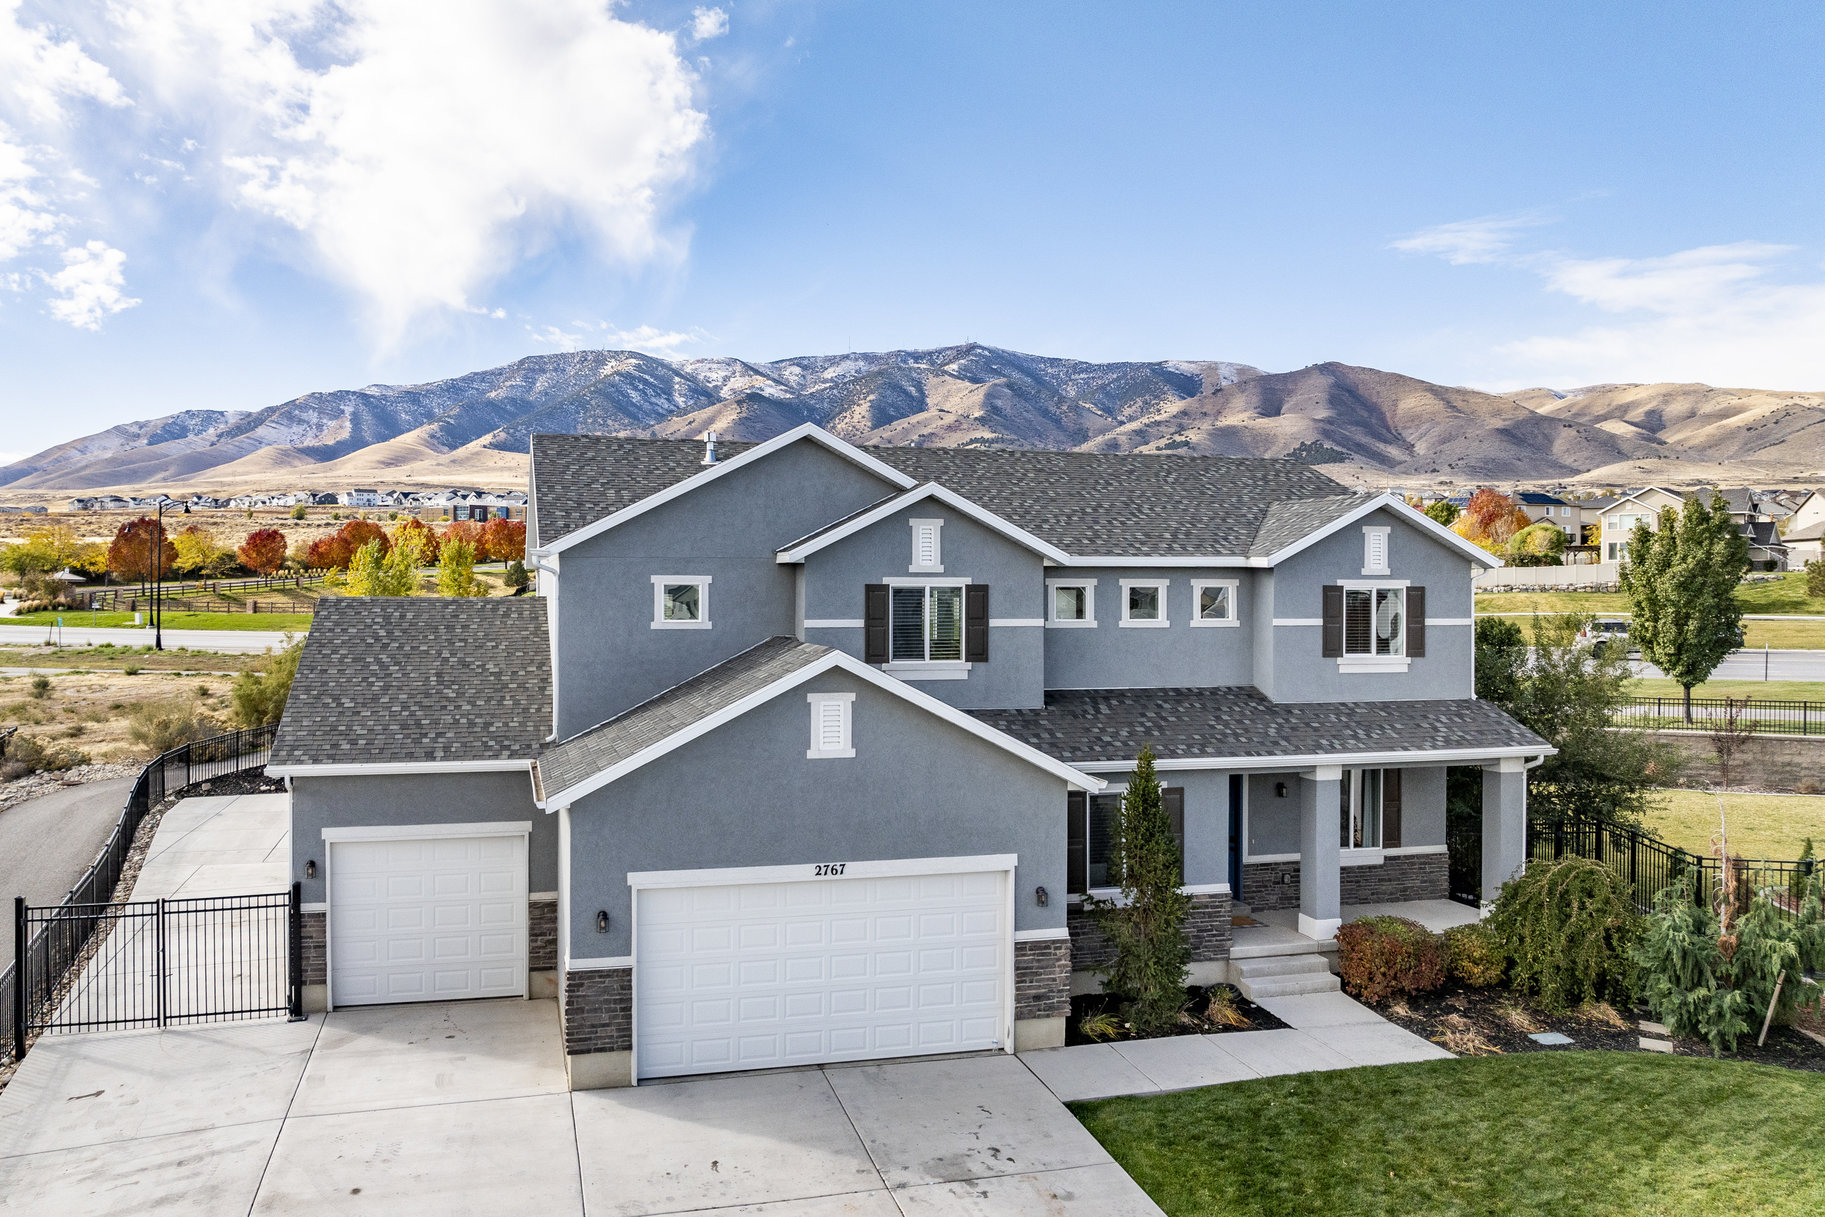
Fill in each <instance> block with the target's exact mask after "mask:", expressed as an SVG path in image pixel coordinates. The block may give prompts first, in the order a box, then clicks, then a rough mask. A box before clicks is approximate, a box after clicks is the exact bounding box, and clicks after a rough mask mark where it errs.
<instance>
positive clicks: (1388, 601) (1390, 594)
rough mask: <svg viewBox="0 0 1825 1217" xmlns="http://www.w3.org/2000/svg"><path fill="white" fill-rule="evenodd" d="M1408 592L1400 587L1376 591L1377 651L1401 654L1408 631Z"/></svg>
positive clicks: (1379, 653) (1384, 653)
mask: <svg viewBox="0 0 1825 1217" xmlns="http://www.w3.org/2000/svg"><path fill="white" fill-rule="evenodd" d="M1406 626H1407V614H1406V593H1405V592H1404V591H1403V589H1401V588H1398V587H1384V588H1378V589H1376V592H1375V653H1376V654H1377V655H1399V654H1400V653H1401V650H1402V646H1401V642H1402V637H1403V635H1404V634H1405V633H1406Z"/></svg>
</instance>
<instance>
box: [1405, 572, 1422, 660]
mask: <svg viewBox="0 0 1825 1217" xmlns="http://www.w3.org/2000/svg"><path fill="white" fill-rule="evenodd" d="M1407 655H1408V656H1409V657H1410V658H1413V659H1424V658H1425V657H1426V589H1425V588H1423V587H1410V588H1408V589H1407Z"/></svg>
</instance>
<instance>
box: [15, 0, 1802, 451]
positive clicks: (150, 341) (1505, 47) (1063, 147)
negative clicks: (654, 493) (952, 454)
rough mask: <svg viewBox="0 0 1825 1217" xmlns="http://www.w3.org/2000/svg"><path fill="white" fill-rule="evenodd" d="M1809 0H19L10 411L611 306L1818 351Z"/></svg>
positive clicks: (1556, 352)
mask: <svg viewBox="0 0 1825 1217" xmlns="http://www.w3.org/2000/svg"><path fill="white" fill-rule="evenodd" d="M1822 35H1825V10H1822V9H1820V8H1819V7H1818V6H1813V5H1758V4H1743V5H1732V6H1709V5H1705V6H1701V5H1667V4H1654V5H1648V4H1640V5H1636V4H1624V3H1609V4H1604V5H1589V4H1562V5H1561V4H1534V5H1527V6H1515V5H1497V4H1443V3H1439V4H1431V5H1420V4H1385V3H1378V4H1354V5H1346V4H1294V3H1284V2H1282V3H1262V4H1218V3H1202V4H1191V5H1168V4H1142V5H1108V4H1079V5H1057V4H1006V3H996V4H982V3H980V0H978V2H975V3H954V4H953V3H920V4H863V3H845V2H837V0H831V2H825V3H816V2H811V0H804V2H799V0H755V2H752V3H750V2H746V0H718V2H717V3H715V4H697V3H690V2H686V3H670V4H665V3H628V4H622V5H616V6H612V7H611V6H605V5H603V4H601V3H599V0H541V2H540V3H537V4H532V3H526V2H524V0H440V3H439V4H437V5H399V4H396V3H389V2H387V0H345V2H344V3H342V4H339V5H336V6H334V7H331V6H327V5H324V4H322V3H319V2H318V0H117V3H115V4H113V5H111V6H100V5H93V6H88V5H85V6H81V7H80V8H78V7H76V6H69V5H44V4H38V3H32V2H31V0H0V453H11V454H23V453H26V452H30V451H33V450H36V449H38V448H41V447H44V446H47V445H49V444H52V443H56V442H60V441H62V440H65V439H69V438H73V437H74V436H76V435H78V434H82V433H85V432H88V431H92V430H95V429H98V428H100V427H103V426H107V425H110V424H112V423H116V422H120V421H125V420H127V419H132V418H144V417H149V416H152V415H155V414H162V413H167V412H171V411H174V410H179V409H185V408H193V407H194V408H257V407H260V406H264V405H269V404H272V403H274V402H277V401H282V400H285V399H287V398H289V397H292V396H294V395H296V394H299V393H302V392H306V391H309V390H312V389H329V388H339V387H348V386H354V385H360V384H366V383H370V382H375V381H418V380H427V379H433V378H437V377H442V376H449V375H454V374H457V373H461V372H464V371H469V370H473V369H476V368H481V367H487V366H492V365H494V364H499V363H504V362H507V361H510V360H512V359H516V358H519V357H521V356H523V355H528V354H535V353H541V352H549V351H553V350H560V349H576V348H582V347H617V346H637V347H641V348H643V349H647V350H651V351H654V352H656V353H661V354H665V355H668V356H673V357H688V356H696V355H722V354H731V355H739V356H742V357H745V358H749V359H754V360H765V359H774V358H779V357H783V356H788V355H798V354H815V353H826V352H834V351H841V350H846V349H885V348H892V347H912V346H937V345H943V344H948V343H953V342H958V341H962V340H964V339H966V338H968V339H975V340H978V341H982V342H988V343H993V344H995V345H999V346H1005V347H1011V348H1014V349H1018V350H1025V351H1033V352H1038V353H1043V354H1053V355H1068V356H1074V357H1079V358H1085V359H1160V358H1187V359H1194V358H1195V359H1232V360H1238V361H1241V362H1246V363H1252V364H1255V365H1257V366H1260V367H1263V368H1267V369H1269V370H1272V371H1280V370H1286V369H1289V368H1296V367H1300V366H1304V365H1306V364H1309V363H1314V362H1319V361H1323V360H1332V359H1335V360H1342V361H1345V362H1350V363H1358V364H1367V365H1372V366H1375V367H1381V368H1387V369H1390V370H1396V371H1401V372H1406V373H1410V374H1413V375H1416V376H1421V377H1424V378H1427V379H1430V380H1437V381H1441V382H1446V383H1454V384H1472V385H1477V386H1481V387H1487V388H1501V387H1514V386H1521V385H1529V384H1549V385H1554V386H1559V387H1570V386H1574V385H1579V384H1589V383H1596V382H1601V381H1617V380H1631V381H1632V380H1648V381H1652V380H1705V381H1709V382H1711V383H1720V384H1747V385H1756V386H1761V387H1778V388H1793V389H1825V341H1821V340H1820V335H1821V334H1822V333H1825V265H1822V264H1825V231H1821V215H1822V214H1825V213H1822V212H1821V208H1820V205H1819V202H1818V200H1819V199H1820V198H1821V197H1825V181H1821V178H1822V176H1825V155H1821V154H1822V153H1825V146H1822V145H1825V124H1821V122H1820V121H1819V120H1820V105H1821V98H1822V96H1825V94H1822V91H1821V88H1820V85H1821V77H1822V76H1825V66H1822V64H1825V56H1822V55H1821V52H1822V51H1825V37H1822Z"/></svg>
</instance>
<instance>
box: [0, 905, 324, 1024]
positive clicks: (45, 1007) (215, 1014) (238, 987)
mask: <svg viewBox="0 0 1825 1217" xmlns="http://www.w3.org/2000/svg"><path fill="white" fill-rule="evenodd" d="M298 897H299V885H297V884H293V885H292V890H290V891H288V892H272V893H264V894H260V895H253V896H198V897H192V898H188V899H161V900H141V901H125V902H120V903H108V904H72V903H69V902H65V903H63V904H60V905H57V906H55V907H53V908H34V907H32V906H30V905H28V904H26V902H25V898H24V897H22V896H21V897H17V898H16V899H15V900H14V904H13V928H14V934H15V938H14V941H15V942H16V943H18V944H20V946H19V950H18V953H17V957H16V959H15V963H14V968H15V971H14V975H15V976H17V977H19V978H21V979H20V981H19V983H18V984H17V985H16V986H15V989H14V999H13V1000H14V1011H13V1051H14V1053H15V1055H17V1056H24V1055H25V1050H26V1045H27V1043H28V1042H29V1041H30V1038H31V1036H32V1035H34V1034H38V1035H54V1034H57V1033H60V1032H71V1031H100V1030H118V1029H127V1028H134V1027H173V1026H182V1025H185V1024H189V1023H200V1022H224V1021H234V1020H237V1019H248V1018H269V1017H272V1016H274V1015H279V1014H289V1015H292V1016H294V1017H297V1016H300V1015H301V1014H302V1013H303V989H302V988H301V987H300V985H299V978H300V972H299V969H298V967H297V963H296V956H297V952H298V948H299V944H300V940H301V935H300V932H299V931H300V928H301V927H300V924H299V905H298ZM66 960H68V961H71V962H70V963H68V964H66V963H65V962H64V961H66Z"/></svg>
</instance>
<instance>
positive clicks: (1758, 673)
mask: <svg viewBox="0 0 1825 1217" xmlns="http://www.w3.org/2000/svg"><path fill="white" fill-rule="evenodd" d="M1633 666H1634V668H1635V675H1637V676H1659V675H1661V671H1660V669H1659V668H1657V667H1655V666H1654V665H1653V664H1651V663H1647V662H1645V661H1641V660H1637V661H1636V662H1635V663H1634V665H1633ZM1764 675H1765V676H1766V679H1768V680H1820V681H1825V651H1773V650H1771V651H1769V652H1768V653H1767V657H1766V658H1765V659H1764V658H1763V655H1762V652H1760V651H1751V650H1743V651H1736V652H1734V653H1733V654H1730V655H1726V656H1725V657H1724V661H1723V662H1722V663H1720V664H1718V665H1717V671H1715V672H1713V673H1711V679H1712V680H1761V679H1763V678H1764Z"/></svg>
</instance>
